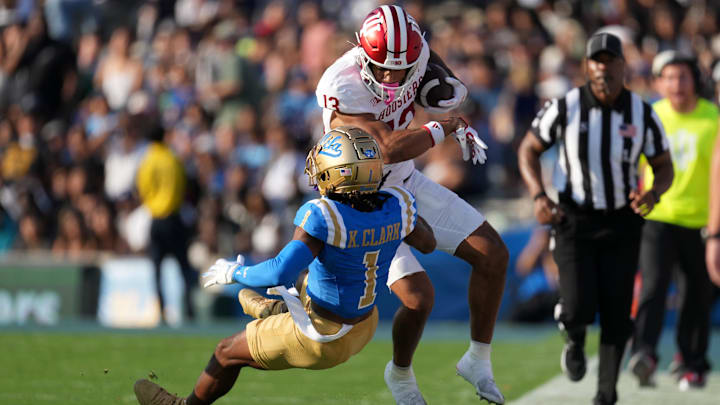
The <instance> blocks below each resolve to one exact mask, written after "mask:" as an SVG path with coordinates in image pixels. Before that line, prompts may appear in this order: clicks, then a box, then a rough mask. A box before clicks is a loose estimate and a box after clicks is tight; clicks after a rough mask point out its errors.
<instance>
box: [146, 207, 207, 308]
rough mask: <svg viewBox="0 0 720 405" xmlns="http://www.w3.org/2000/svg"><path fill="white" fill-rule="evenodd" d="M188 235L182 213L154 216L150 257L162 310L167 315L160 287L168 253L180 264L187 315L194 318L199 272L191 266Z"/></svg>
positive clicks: (151, 229) (151, 227)
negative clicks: (194, 293) (192, 297)
mask: <svg viewBox="0 0 720 405" xmlns="http://www.w3.org/2000/svg"><path fill="white" fill-rule="evenodd" d="M187 248H188V235H187V228H186V227H185V224H183V222H182V219H180V215H178V214H172V215H170V216H168V217H165V218H154V219H153V220H152V223H151V225H150V246H149V250H150V258H151V259H152V261H153V266H154V267H155V280H156V283H155V284H156V286H157V294H158V298H159V300H160V312H161V315H162V316H163V319H164V317H165V313H164V309H165V299H164V297H163V293H162V288H160V264H161V263H162V260H163V259H164V258H165V256H167V255H172V256H174V257H175V259H177V261H178V263H179V264H180V270H181V272H182V276H183V280H184V281H185V294H184V296H183V300H184V303H183V304H184V306H185V315H186V316H187V317H188V318H190V319H192V318H194V317H195V311H194V309H193V306H192V300H191V298H190V297H191V290H193V289H195V287H196V286H197V278H198V274H197V272H196V271H195V270H194V269H193V268H192V266H190V262H189V261H188V257H187Z"/></svg>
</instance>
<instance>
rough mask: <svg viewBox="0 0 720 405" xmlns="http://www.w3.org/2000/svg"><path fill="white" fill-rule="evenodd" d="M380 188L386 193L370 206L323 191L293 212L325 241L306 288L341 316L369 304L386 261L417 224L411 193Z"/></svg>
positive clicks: (382, 279)
mask: <svg viewBox="0 0 720 405" xmlns="http://www.w3.org/2000/svg"><path fill="white" fill-rule="evenodd" d="M380 193H381V194H385V195H387V197H388V199H387V200H386V201H385V203H384V204H383V205H382V207H381V208H380V209H378V210H376V211H373V212H361V211H358V210H356V209H354V208H352V207H350V206H348V205H345V204H342V203H340V202H338V201H333V200H331V199H329V198H325V197H323V198H319V199H316V200H311V201H308V202H307V203H305V205H303V206H302V207H300V209H299V210H298V212H297V214H296V216H295V222H294V223H295V225H297V226H299V227H301V228H303V229H304V230H305V232H307V233H308V234H310V235H311V236H313V237H315V238H317V239H320V240H321V241H323V242H325V246H324V247H323V249H322V251H320V254H319V255H318V256H317V257H316V258H315V260H313V262H312V263H311V264H310V266H309V274H308V287H307V293H308V295H309V296H310V298H311V299H312V300H313V302H315V303H317V304H318V305H320V306H321V307H323V308H326V309H328V310H330V311H332V312H334V313H336V314H338V315H340V316H342V317H344V318H354V317H356V316H359V315H362V314H365V313H367V312H368V311H370V310H372V308H373V305H374V303H375V297H376V295H377V292H376V290H377V288H378V287H382V286H384V285H385V283H386V282H387V277H388V270H389V268H390V261H391V260H392V258H393V256H395V252H396V251H397V248H398V246H400V243H401V242H402V240H403V239H404V238H405V236H407V235H408V234H409V233H410V232H412V231H413V229H414V228H415V221H416V220H417V209H416V207H415V198H414V197H413V195H412V193H410V192H409V191H407V190H405V189H404V188H402V187H397V186H393V187H388V188H386V189H383V191H380Z"/></svg>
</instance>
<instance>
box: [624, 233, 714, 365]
mask: <svg viewBox="0 0 720 405" xmlns="http://www.w3.org/2000/svg"><path fill="white" fill-rule="evenodd" d="M675 268H677V269H679V270H680V271H678V272H675V274H676V275H677V286H678V296H679V299H680V308H679V312H678V318H677V345H678V348H679V349H680V354H681V355H682V358H683V363H684V366H685V367H686V368H687V369H688V370H690V371H695V372H699V373H704V372H705V371H707V370H709V369H710V365H709V363H708V361H707V358H706V354H707V348H708V337H709V335H710V310H711V305H712V296H713V287H712V283H711V282H710V278H709V277H708V274H707V268H706V266H705V244H704V243H703V241H702V238H701V236H700V231H699V230H698V229H690V228H685V227H681V226H676V225H671V224H666V223H663V222H656V221H648V222H647V224H645V228H644V229H643V236H642V244H641V247H640V271H641V273H642V293H641V295H640V302H639V306H638V313H637V317H636V318H635V322H636V329H635V338H634V340H633V353H635V352H639V351H642V352H645V353H647V354H649V355H651V356H654V357H655V358H656V359H657V358H658V357H657V351H656V348H657V343H658V339H659V338H660V334H661V333H662V326H663V320H664V318H665V301H666V296H667V291H668V287H669V286H670V281H671V279H672V276H673V270H674V269H675Z"/></svg>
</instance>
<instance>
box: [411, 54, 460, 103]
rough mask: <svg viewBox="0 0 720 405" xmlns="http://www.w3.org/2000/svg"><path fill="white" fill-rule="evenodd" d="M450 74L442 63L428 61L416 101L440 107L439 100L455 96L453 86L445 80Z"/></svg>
mask: <svg viewBox="0 0 720 405" xmlns="http://www.w3.org/2000/svg"><path fill="white" fill-rule="evenodd" d="M448 76H450V74H449V73H448V72H447V70H445V68H443V67H442V66H440V65H437V64H435V63H428V65H427V69H426V70H425V75H423V78H422V81H420V86H419V88H418V94H417V96H416V98H415V101H416V102H417V103H418V104H420V105H421V106H423V107H438V104H437V103H438V101H440V100H447V99H450V98H452V96H453V91H454V90H453V87H452V86H451V85H450V84H448V83H447V82H446V81H445V78H446V77H448Z"/></svg>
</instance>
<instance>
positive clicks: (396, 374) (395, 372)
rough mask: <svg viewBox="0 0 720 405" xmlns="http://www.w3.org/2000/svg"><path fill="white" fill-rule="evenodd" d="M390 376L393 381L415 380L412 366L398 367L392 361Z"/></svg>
mask: <svg viewBox="0 0 720 405" xmlns="http://www.w3.org/2000/svg"><path fill="white" fill-rule="evenodd" d="M390 376H391V377H392V378H393V379H395V380H410V379H413V378H415V373H413V369H412V365H410V366H407V367H400V366H398V365H397V364H395V362H394V361H393V362H392V366H391V367H390Z"/></svg>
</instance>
